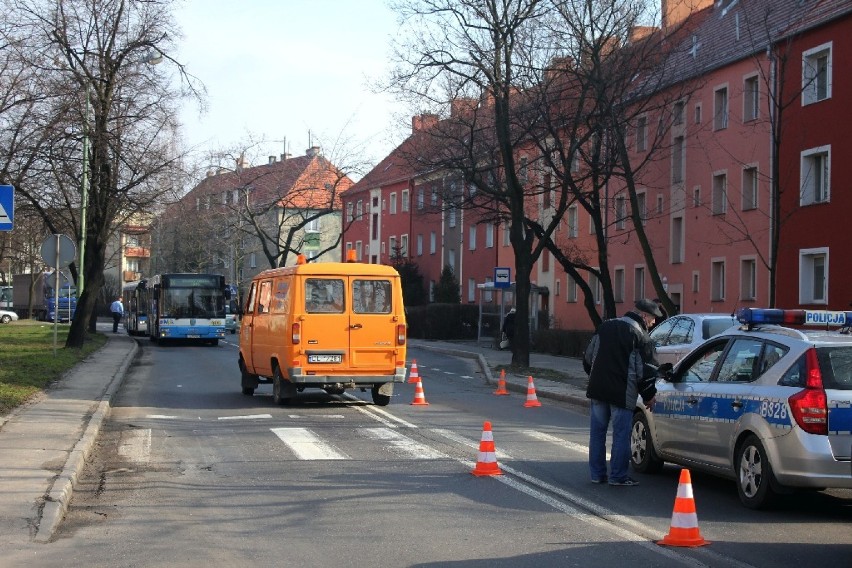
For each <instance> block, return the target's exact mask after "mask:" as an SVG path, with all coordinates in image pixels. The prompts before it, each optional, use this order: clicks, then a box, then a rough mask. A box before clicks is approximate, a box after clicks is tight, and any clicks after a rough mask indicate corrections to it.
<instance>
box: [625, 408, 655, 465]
mask: <svg viewBox="0 0 852 568" xmlns="http://www.w3.org/2000/svg"><path fill="white" fill-rule="evenodd" d="M630 463H631V464H632V465H633V469H634V470H636V471H637V472H639V473H657V472H658V471H660V470H661V469H662V468H663V460H661V459H660V458H659V456H657V451H656V450H655V449H654V440H653V439H652V438H651V429H650V428H649V427H648V419H647V418H646V417H645V415H644V414H642V413H641V412H636V413H634V414H633V426H632V427H631V428H630Z"/></svg>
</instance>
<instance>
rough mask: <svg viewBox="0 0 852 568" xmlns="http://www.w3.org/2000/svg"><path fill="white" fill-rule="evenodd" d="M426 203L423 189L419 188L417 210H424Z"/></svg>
mask: <svg viewBox="0 0 852 568" xmlns="http://www.w3.org/2000/svg"><path fill="white" fill-rule="evenodd" d="M424 202H425V198H424V197H423V188H422V187H418V188H417V209H418V210H420V209H423V205H424Z"/></svg>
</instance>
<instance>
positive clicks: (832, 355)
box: [817, 347, 852, 390]
mask: <svg viewBox="0 0 852 568" xmlns="http://www.w3.org/2000/svg"><path fill="white" fill-rule="evenodd" d="M817 358H818V359H819V369H820V373H821V374H822V382H823V385H824V386H825V388H827V389H839V390H852V347H818V348H817Z"/></svg>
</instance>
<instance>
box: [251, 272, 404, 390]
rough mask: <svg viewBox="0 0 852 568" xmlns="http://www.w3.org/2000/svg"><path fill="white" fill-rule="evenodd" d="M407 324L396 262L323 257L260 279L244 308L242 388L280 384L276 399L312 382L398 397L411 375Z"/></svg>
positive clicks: (323, 386) (264, 274)
mask: <svg viewBox="0 0 852 568" xmlns="http://www.w3.org/2000/svg"><path fill="white" fill-rule="evenodd" d="M406 329H407V328H406V322H405V310H404V308H403V303H402V285H401V282H400V277H399V273H398V272H397V271H396V270H395V269H394V268H392V267H390V266H384V265H380V264H364V263H360V262H321V263H310V264H305V263H304V260H303V259H302V258H301V257H300V259H299V264H297V265H296V266H289V267H285V268H274V269H271V270H266V271H264V272H261V273H260V274H258V275H257V276H255V277H254V279H253V280H252V283H251V288H250V289H249V292H248V295H247V298H246V302H245V305H244V306H243V316H242V323H241V325H240V331H239V333H240V358H239V366H240V373H241V375H242V378H241V381H242V391H243V394H245V395H249V396H251V395H253V394H254V391H255V389H256V388H257V387H258V385H259V384H260V383H272V397H273V400H274V402H275V404H287V403H289V402H290V401H291V400H292V399H293V398H294V397H295V396H296V393H297V392H301V391H303V390H304V389H306V388H319V389H324V390H325V391H326V392H328V393H329V394H342V393H343V392H344V391H345V390H346V389H354V388H360V389H362V390H366V389H367V388H369V389H371V391H372V396H373V402H375V403H376V404H378V405H381V406H384V405H386V404H388V403H389V402H390V398H391V395H392V394H393V383H400V382H403V381H404V380H405V352H406Z"/></svg>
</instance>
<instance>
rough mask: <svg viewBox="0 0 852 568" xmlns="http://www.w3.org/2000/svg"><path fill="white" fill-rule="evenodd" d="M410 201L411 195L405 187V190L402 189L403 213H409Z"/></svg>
mask: <svg viewBox="0 0 852 568" xmlns="http://www.w3.org/2000/svg"><path fill="white" fill-rule="evenodd" d="M409 201H410V198H409V195H408V190H407V189H403V190H402V212H403V213H407V212H408V209H409Z"/></svg>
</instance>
